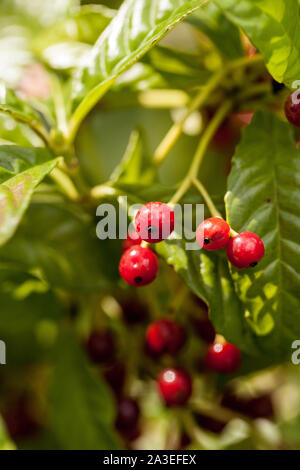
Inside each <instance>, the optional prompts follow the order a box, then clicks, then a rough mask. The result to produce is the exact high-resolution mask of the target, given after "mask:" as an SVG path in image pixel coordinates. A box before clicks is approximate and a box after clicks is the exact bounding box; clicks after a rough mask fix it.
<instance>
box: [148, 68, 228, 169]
mask: <svg viewBox="0 0 300 470" xmlns="http://www.w3.org/2000/svg"><path fill="white" fill-rule="evenodd" d="M223 77H224V70H221V71H219V72H218V73H216V74H214V75H213V76H212V77H211V79H210V80H209V81H208V83H207V85H206V86H205V87H204V89H201V91H200V92H199V93H198V94H197V95H196V96H195V98H194V99H193V100H192V101H191V103H190V106H189V108H188V109H187V111H186V113H185V115H184V116H183V118H182V119H181V120H180V121H179V122H176V123H175V124H174V125H173V126H172V127H171V128H170V130H169V131H168V133H167V135H166V136H165V137H164V139H163V140H162V142H161V143H160V144H159V146H158V147H157V149H156V150H155V152H154V163H155V165H160V164H161V163H162V162H163V161H164V159H165V158H166V156H167V155H168V154H169V152H170V151H171V150H172V148H173V147H174V146H175V144H176V142H177V140H178V139H179V137H180V135H181V133H182V130H183V126H184V123H185V121H186V120H187V118H188V117H189V116H190V115H191V114H192V113H193V112H194V111H196V110H197V109H199V108H200V107H201V106H202V105H203V104H204V103H205V101H206V100H207V98H208V96H209V95H210V94H211V93H212V91H213V90H214V89H215V88H216V87H217V86H218V85H219V83H220V82H221V80H222V78H223Z"/></svg>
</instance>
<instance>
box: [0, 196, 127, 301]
mask: <svg viewBox="0 0 300 470" xmlns="http://www.w3.org/2000/svg"><path fill="white" fill-rule="evenodd" d="M33 227H34V230H33ZM115 243H116V242H115V241H114V240H98V239H97V238H96V220H95V221H94V223H93V220H92V219H91V218H90V217H89V216H88V215H86V214H83V213H82V212H81V211H80V210H78V209H77V208H75V207H74V206H73V205H71V206H70V207H69V206H64V205H62V204H57V205H52V204H42V203H33V204H31V206H30V207H29V210H28V212H27V213H26V215H25V217H24V219H23V221H22V224H21V226H20V228H19V230H18V231H17V233H16V234H15V236H14V237H13V239H12V240H11V241H10V242H9V243H7V244H6V245H5V247H3V249H2V250H0V256H1V259H2V260H3V261H6V262H14V263H15V264H16V265H17V266H20V267H23V268H25V269H27V270H38V272H40V273H41V274H42V276H43V277H44V278H45V279H46V281H47V282H48V283H49V284H50V285H52V286H54V287H59V288H65V289H68V290H71V291H75V292H82V291H97V290H99V289H104V288H107V287H108V286H109V285H110V283H111V282H116V281H117V280H118V279H119V276H118V261H117V260H118V256H119V255H118V253H117V251H116V249H115Z"/></svg>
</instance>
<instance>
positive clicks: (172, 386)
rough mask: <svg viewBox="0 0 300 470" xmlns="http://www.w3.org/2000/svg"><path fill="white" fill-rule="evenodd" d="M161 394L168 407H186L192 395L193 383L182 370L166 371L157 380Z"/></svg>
mask: <svg viewBox="0 0 300 470" xmlns="http://www.w3.org/2000/svg"><path fill="white" fill-rule="evenodd" d="M157 383H158V388H159V392H160V394H161V396H162V398H163V399H164V401H165V403H166V405H168V406H176V405H184V404H185V403H186V402H187V401H188V399H189V398H190V396H191V393H192V381H191V378H190V376H189V374H188V373H187V372H185V371H184V370H182V369H164V370H163V371H162V372H161V373H160V374H159V376H158V379H157Z"/></svg>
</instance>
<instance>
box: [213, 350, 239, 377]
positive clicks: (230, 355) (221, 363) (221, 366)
mask: <svg viewBox="0 0 300 470" xmlns="http://www.w3.org/2000/svg"><path fill="white" fill-rule="evenodd" d="M240 362H241V355H240V350H239V349H238V348H237V347H236V346H235V345H234V344H231V343H224V344H223V343H221V342H215V343H213V344H211V345H210V346H209V347H208V350H207V352H206V356H205V365H206V367H208V368H209V369H211V370H214V371H216V372H221V373H223V374H226V373H231V372H234V371H236V370H237V369H238V368H239V365H240Z"/></svg>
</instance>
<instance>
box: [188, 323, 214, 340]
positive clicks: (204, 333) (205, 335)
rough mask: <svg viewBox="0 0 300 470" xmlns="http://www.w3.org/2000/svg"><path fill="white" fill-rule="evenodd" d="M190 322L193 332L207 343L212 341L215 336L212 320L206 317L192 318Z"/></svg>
mask: <svg viewBox="0 0 300 470" xmlns="http://www.w3.org/2000/svg"><path fill="white" fill-rule="evenodd" d="M192 324H193V327H194V329H195V332H196V334H197V335H198V336H200V338H202V339H203V340H204V341H206V342H207V343H212V342H213V341H214V339H215V336H216V331H215V329H214V326H213V324H212V322H211V321H210V320H209V319H208V318H197V317H193V318H192Z"/></svg>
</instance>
